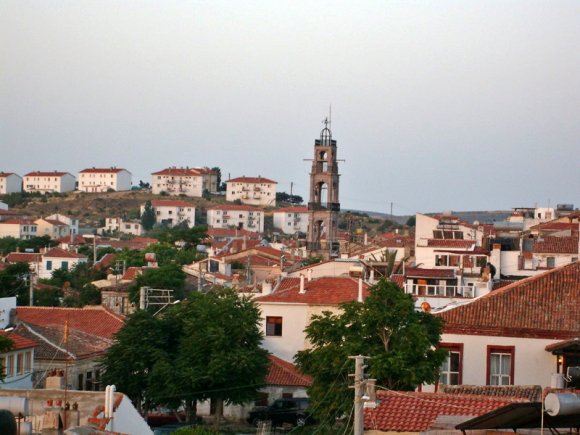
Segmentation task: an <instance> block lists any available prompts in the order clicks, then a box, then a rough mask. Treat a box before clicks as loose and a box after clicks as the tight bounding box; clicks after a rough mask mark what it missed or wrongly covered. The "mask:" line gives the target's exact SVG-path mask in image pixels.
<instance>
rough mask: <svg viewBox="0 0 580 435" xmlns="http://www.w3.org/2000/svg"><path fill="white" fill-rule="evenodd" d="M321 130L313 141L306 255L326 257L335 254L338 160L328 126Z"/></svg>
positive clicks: (326, 121)
mask: <svg viewBox="0 0 580 435" xmlns="http://www.w3.org/2000/svg"><path fill="white" fill-rule="evenodd" d="M324 124H325V127H324V129H322V131H321V132H320V139H316V140H315V141H314V159H313V160H312V170H311V172H310V199H309V201H308V212H309V226H308V240H307V242H308V243H307V249H308V253H309V255H313V256H322V257H324V258H325V259H329V258H333V257H338V255H339V253H340V252H339V251H340V249H339V243H338V213H339V211H340V203H339V202H338V181H339V176H340V175H339V174H338V163H337V160H336V141H335V140H333V139H332V132H331V131H330V128H329V127H328V125H329V122H328V119H325V120H324Z"/></svg>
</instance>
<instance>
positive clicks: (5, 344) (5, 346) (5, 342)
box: [0, 335, 14, 381]
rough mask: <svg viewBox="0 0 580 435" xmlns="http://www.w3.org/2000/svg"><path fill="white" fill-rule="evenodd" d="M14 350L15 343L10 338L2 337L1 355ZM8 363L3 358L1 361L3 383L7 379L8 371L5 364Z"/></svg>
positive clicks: (0, 336)
mask: <svg viewBox="0 0 580 435" xmlns="http://www.w3.org/2000/svg"><path fill="white" fill-rule="evenodd" d="M13 348H14V342H13V341H12V340H11V339H10V338H9V337H6V336H4V335H0V353H5V352H8V351H10V350H12V349H13ZM4 361H6V359H5V358H2V359H1V360H0V381H3V380H4V378H5V377H6V370H4V369H5V367H4V365H3V362H4Z"/></svg>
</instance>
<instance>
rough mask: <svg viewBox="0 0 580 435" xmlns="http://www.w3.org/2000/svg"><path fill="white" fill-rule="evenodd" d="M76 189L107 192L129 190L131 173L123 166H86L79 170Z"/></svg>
mask: <svg viewBox="0 0 580 435" xmlns="http://www.w3.org/2000/svg"><path fill="white" fill-rule="evenodd" d="M78 183H79V185H78V190H80V191H81V192H107V191H109V190H115V191H117V192H119V191H123V190H131V173H130V172H129V171H127V170H126V169H123V168H116V167H110V168H95V167H92V168H87V169H83V170H82V171H80V172H79V176H78Z"/></svg>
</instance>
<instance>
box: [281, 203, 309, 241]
mask: <svg viewBox="0 0 580 435" xmlns="http://www.w3.org/2000/svg"><path fill="white" fill-rule="evenodd" d="M273 214H274V228H278V229H279V230H281V231H282V232H283V233H284V234H291V235H294V234H296V233H303V234H306V233H308V208H307V207H286V208H280V209H278V210H276V211H274V213H273Z"/></svg>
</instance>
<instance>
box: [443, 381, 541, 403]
mask: <svg viewBox="0 0 580 435" xmlns="http://www.w3.org/2000/svg"><path fill="white" fill-rule="evenodd" d="M441 392H442V393H445V394H463V395H465V394H474V395H476V396H492V397H499V398H508V397H510V398H516V399H525V400H527V401H530V402H539V401H541V400H542V387H541V386H539V385H443V386H442V388H441Z"/></svg>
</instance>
